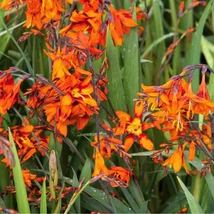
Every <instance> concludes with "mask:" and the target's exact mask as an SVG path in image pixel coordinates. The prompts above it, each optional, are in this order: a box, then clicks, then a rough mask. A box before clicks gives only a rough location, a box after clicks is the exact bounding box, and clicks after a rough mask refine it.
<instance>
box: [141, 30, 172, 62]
mask: <svg viewBox="0 0 214 214" xmlns="http://www.w3.org/2000/svg"><path fill="white" fill-rule="evenodd" d="M173 36H174V33H169V34H166V35H163V36H162V37H160V38H158V39H156V40H155V41H153V42H152V44H151V45H150V46H149V47H147V48H146V50H145V51H144V52H143V54H142V55H141V59H142V58H144V57H145V56H146V55H147V54H148V53H149V52H150V51H151V50H152V49H154V48H155V47H156V46H157V45H159V44H160V43H161V42H163V41H164V40H166V39H168V38H170V37H173ZM141 62H142V61H141Z"/></svg>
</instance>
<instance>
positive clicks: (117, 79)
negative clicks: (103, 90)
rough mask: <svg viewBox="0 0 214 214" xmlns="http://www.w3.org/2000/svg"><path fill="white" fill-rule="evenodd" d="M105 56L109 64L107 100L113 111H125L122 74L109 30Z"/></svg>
mask: <svg viewBox="0 0 214 214" xmlns="http://www.w3.org/2000/svg"><path fill="white" fill-rule="evenodd" d="M106 55H107V59H108V62H109V69H108V70H107V77H108V80H109V85H108V90H109V99H110V101H111V103H112V105H113V107H114V109H115V110H123V111H125V110H126V107H125V95H124V89H123V83H122V73H121V70H120V65H119V59H118V55H117V51H116V47H115V46H114V44H113V41H112V38H111V34H110V31H109V29H108V30H107V44H106Z"/></svg>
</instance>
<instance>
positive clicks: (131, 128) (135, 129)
mask: <svg viewBox="0 0 214 214" xmlns="http://www.w3.org/2000/svg"><path fill="white" fill-rule="evenodd" d="M127 132H128V133H129V134H134V135H136V136H139V135H140V134H142V124H141V120H140V119H139V118H134V120H133V121H132V122H131V123H130V124H129V125H128V126H127Z"/></svg>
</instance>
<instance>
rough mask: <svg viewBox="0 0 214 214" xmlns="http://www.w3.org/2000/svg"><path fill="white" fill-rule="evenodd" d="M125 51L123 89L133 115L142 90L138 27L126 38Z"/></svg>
mask: <svg viewBox="0 0 214 214" xmlns="http://www.w3.org/2000/svg"><path fill="white" fill-rule="evenodd" d="M133 19H134V20H136V7H134V12H133ZM123 51H124V72H123V88H124V92H125V98H126V104H127V106H128V111H129V113H131V114H133V108H134V102H133V99H135V98H136V97H137V95H136V94H137V92H139V90H140V87H139V85H140V82H139V81H140V78H139V77H140V74H139V53H138V51H139V48H138V27H133V28H131V30H130V34H129V35H127V36H125V41H124V44H123Z"/></svg>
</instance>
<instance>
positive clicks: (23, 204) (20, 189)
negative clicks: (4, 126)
mask: <svg viewBox="0 0 214 214" xmlns="http://www.w3.org/2000/svg"><path fill="white" fill-rule="evenodd" d="M8 132H9V141H10V143H11V151H12V152H13V155H14V160H15V166H14V167H13V177H14V183H15V189H16V200H17V205H18V211H19V212H20V213H30V207H29V203H28V200H27V192H26V188H25V184H24V179H23V176H22V169H21V165H20V161H19V157H18V154H17V150H16V146H15V143H14V141H13V137H12V133H11V131H10V128H8Z"/></svg>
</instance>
